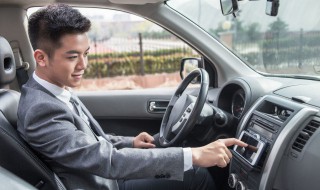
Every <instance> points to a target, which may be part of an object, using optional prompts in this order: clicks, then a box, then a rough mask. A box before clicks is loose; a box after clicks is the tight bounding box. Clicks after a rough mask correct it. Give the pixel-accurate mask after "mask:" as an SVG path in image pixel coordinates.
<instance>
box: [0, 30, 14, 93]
mask: <svg viewBox="0 0 320 190" xmlns="http://www.w3.org/2000/svg"><path fill="white" fill-rule="evenodd" d="M15 76H16V64H15V62H14V56H13V52H12V49H11V46H10V44H9V42H8V41H7V40H6V39H5V38H3V37H2V36H0V88H1V87H2V86H4V85H6V84H9V83H10V82H12V81H13V80H14V78H15Z"/></svg>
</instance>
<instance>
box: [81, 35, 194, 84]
mask: <svg viewBox="0 0 320 190" xmlns="http://www.w3.org/2000/svg"><path fill="white" fill-rule="evenodd" d="M91 47H93V48H92V50H91V52H90V54H89V57H88V59H89V64H88V68H87V70H86V72H85V77H86V78H102V77H114V76H119V75H122V76H123V75H144V74H154V73H161V72H166V73H172V72H176V71H178V70H179V68H180V60H181V59H182V58H184V57H195V56H198V55H197V53H196V52H194V51H193V50H192V49H191V48H190V47H189V46H188V45H186V44H185V43H184V42H182V41H181V40H178V39H175V38H172V37H171V38H161V39H160V38H153V39H152V38H146V37H145V38H144V37H143V35H141V34H138V35H137V37H136V38H110V39H108V40H100V41H96V40H92V42H91Z"/></svg>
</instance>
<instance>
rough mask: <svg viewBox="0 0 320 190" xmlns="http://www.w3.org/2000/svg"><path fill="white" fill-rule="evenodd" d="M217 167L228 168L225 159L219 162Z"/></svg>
mask: <svg viewBox="0 0 320 190" xmlns="http://www.w3.org/2000/svg"><path fill="white" fill-rule="evenodd" d="M217 166H218V167H220V168H224V167H226V166H227V162H226V161H225V160H224V159H222V160H221V161H220V162H219V164H217Z"/></svg>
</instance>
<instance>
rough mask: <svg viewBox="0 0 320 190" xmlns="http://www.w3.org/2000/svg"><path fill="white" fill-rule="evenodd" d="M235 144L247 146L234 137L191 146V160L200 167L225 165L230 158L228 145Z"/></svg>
mask: <svg viewBox="0 0 320 190" xmlns="http://www.w3.org/2000/svg"><path fill="white" fill-rule="evenodd" d="M235 144H236V145H238V146H243V147H246V146H248V145H247V144H246V143H244V142H242V141H240V140H238V139H235V138H229V139H219V140H217V141H214V142H212V143H210V144H208V145H206V146H203V147H199V148H192V149H191V150H192V162H193V164H194V165H196V166H200V167H210V166H219V167H226V166H227V164H228V163H229V162H230V159H231V158H232V154H231V152H230V150H229V149H228V146H232V145H235Z"/></svg>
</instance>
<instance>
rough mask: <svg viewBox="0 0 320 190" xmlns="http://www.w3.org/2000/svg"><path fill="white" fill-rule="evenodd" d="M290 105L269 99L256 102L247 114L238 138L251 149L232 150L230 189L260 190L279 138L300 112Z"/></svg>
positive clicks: (235, 148) (297, 108)
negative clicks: (269, 159)
mask: <svg viewBox="0 0 320 190" xmlns="http://www.w3.org/2000/svg"><path fill="white" fill-rule="evenodd" d="M285 101H287V100H285ZM289 103H291V104H292V102H289ZM291 104H288V102H282V101H281V99H278V98H274V97H272V96H266V97H264V98H262V99H260V100H259V101H258V102H256V104H255V105H254V106H253V107H252V108H251V109H250V110H249V111H248V113H247V114H246V115H245V117H244V118H243V120H242V121H241V123H240V125H239V129H238V133H237V137H238V138H239V139H241V140H242V141H244V142H246V143H247V144H248V145H249V146H247V147H245V148H244V147H240V146H234V147H233V150H232V153H233V159H232V161H231V163H230V175H229V179H228V184H229V187H230V188H234V189H236V190H246V189H261V184H260V183H261V180H262V178H263V175H265V171H266V168H265V167H266V162H267V160H268V158H269V156H270V153H271V151H272V149H273V148H274V145H275V143H276V142H277V143H278V142H280V141H279V139H278V138H279V135H280V134H281V132H282V130H283V129H284V128H285V126H286V125H287V124H288V122H289V121H290V120H291V118H292V117H294V115H295V114H296V113H297V112H298V111H299V110H300V109H301V107H299V106H298V104H297V105H296V104H292V105H291ZM288 105H290V107H288ZM277 140H278V141H277ZM264 177H265V176H264Z"/></svg>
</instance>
